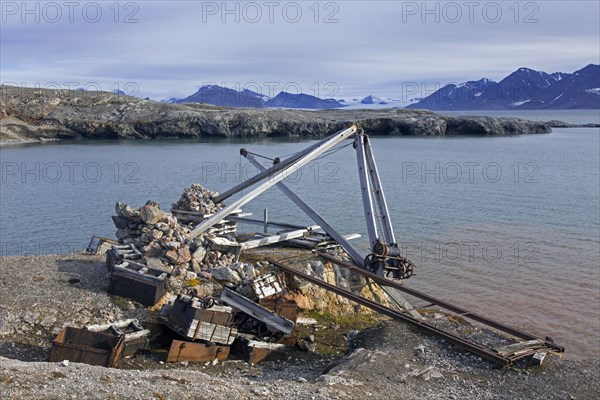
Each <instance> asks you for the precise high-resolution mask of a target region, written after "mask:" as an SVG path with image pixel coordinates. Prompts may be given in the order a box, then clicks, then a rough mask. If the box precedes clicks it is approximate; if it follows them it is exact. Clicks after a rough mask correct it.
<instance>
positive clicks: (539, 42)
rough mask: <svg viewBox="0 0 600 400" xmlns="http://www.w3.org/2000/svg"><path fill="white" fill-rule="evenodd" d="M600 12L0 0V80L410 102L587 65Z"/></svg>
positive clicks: (555, 5)
mask: <svg viewBox="0 0 600 400" xmlns="http://www.w3.org/2000/svg"><path fill="white" fill-rule="evenodd" d="M599 3H600V2H598V1H520V2H517V1H495V2H494V1H456V2H449V1H440V2H427V3H424V2H422V1H415V2H412V1H333V2H326V1H322V2H316V1H296V2H292V1H256V2H247V1H239V2H227V3H224V2H221V1H218V2H211V1H204V2H201V1H179V2H178V1H169V2H167V1H131V2H119V3H116V2H115V1H114V0H112V1H95V2H94V1H60V0H59V1H55V2H44V1H40V2H29V3H26V4H24V3H23V2H21V1H4V0H2V1H1V8H0V10H1V19H2V20H1V31H0V72H1V76H0V80H1V81H2V83H10V84H18V85H26V86H27V87H33V86H36V85H38V86H42V87H44V86H46V87H57V86H58V87H64V88H69V87H75V86H82V87H88V88H100V89H102V90H111V89H114V88H117V87H118V88H119V89H121V90H123V91H125V92H126V93H128V94H135V95H137V96H142V97H146V96H148V97H150V98H153V99H158V100H160V99H166V98H169V97H185V96H188V95H190V94H192V93H193V92H195V91H196V90H197V88H198V87H199V86H201V85H202V84H206V83H217V84H220V85H223V86H228V87H232V88H244V87H247V88H249V89H251V90H254V91H259V92H261V93H263V94H266V95H272V94H276V93H278V92H279V91H280V90H282V89H286V90H287V91H290V92H298V91H302V92H304V93H308V94H313V95H318V96H320V97H335V98H347V99H348V98H352V97H358V96H360V97H362V96H366V95H368V94H373V95H376V96H381V97H388V96H391V97H395V98H407V97H410V96H412V95H414V94H413V93H414V91H415V88H416V87H420V88H425V90H427V91H432V89H434V88H435V86H436V85H444V84H446V83H449V82H463V81H466V80H477V79H480V78H482V77H487V78H490V79H494V80H500V79H502V78H503V77H504V76H506V75H508V74H509V73H511V72H513V71H514V70H516V69H517V68H519V67H521V66H527V67H530V68H533V69H536V70H543V71H546V72H555V71H563V72H573V71H575V70H577V69H580V68H582V67H584V66H585V65H587V64H590V63H595V64H598V63H600V6H599Z"/></svg>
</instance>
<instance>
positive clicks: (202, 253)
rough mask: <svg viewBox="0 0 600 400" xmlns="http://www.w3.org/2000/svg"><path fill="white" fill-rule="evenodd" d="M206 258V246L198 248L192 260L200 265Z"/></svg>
mask: <svg viewBox="0 0 600 400" xmlns="http://www.w3.org/2000/svg"><path fill="white" fill-rule="evenodd" d="M204 257H206V248H205V247H204V246H198V248H197V249H196V250H194V252H193V253H192V259H193V260H195V261H196V262H198V263H201V262H202V261H204Z"/></svg>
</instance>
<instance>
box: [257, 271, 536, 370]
mask: <svg viewBox="0 0 600 400" xmlns="http://www.w3.org/2000/svg"><path fill="white" fill-rule="evenodd" d="M269 262H270V263H271V264H273V265H274V266H275V267H277V268H279V269H280V270H282V271H284V272H287V273H290V274H292V275H295V276H297V277H300V278H302V279H304V280H306V281H308V282H310V283H313V284H315V285H318V286H321V287H322V288H324V289H326V290H328V291H330V292H332V293H335V294H338V295H340V296H342V297H345V298H347V299H349V300H352V301H354V302H356V303H358V304H360V305H362V306H365V307H368V308H370V309H372V310H375V311H377V312H379V313H381V314H383V315H387V316H389V317H392V318H395V319H399V320H402V321H405V322H409V323H411V324H413V325H416V326H418V327H419V328H421V329H423V330H424V331H425V332H428V333H431V334H433V335H436V336H439V337H441V338H443V339H444V340H446V341H448V342H449V343H452V344H454V345H455V346H457V347H460V348H462V349H464V350H467V351H469V352H471V353H473V354H476V355H478V356H480V357H482V358H485V359H487V360H490V361H493V362H495V363H496V364H498V365H501V366H506V365H510V364H512V362H513V361H515V360H517V359H518V358H521V357H522V356H525V355H526V354H523V355H522V356H519V357H516V356H514V355H500V354H498V352H497V351H495V350H492V349H490V348H488V347H485V346H482V345H480V344H478V343H473V342H470V341H468V340H466V339H464V338H462V337H460V336H457V335H454V334H453V333H450V332H447V331H444V330H442V329H440V328H438V327H436V326H434V325H431V324H429V323H427V322H425V321H421V320H418V319H416V318H413V317H411V316H410V315H408V314H405V313H402V312H400V311H396V310H394V309H391V308H389V307H385V306H383V305H381V304H379V303H376V302H374V301H371V300H367V299H365V298H364V297H361V296H358V295H355V294H354V293H352V292H350V291H348V290H346V289H342V288H340V287H337V286H335V285H331V284H329V283H327V282H324V281H322V280H321V279H318V278H315V277H314V276H310V275H307V274H305V273H302V272H300V271H297V270H295V269H293V268H291V267H288V266H286V265H283V264H281V263H278V262H275V261H269Z"/></svg>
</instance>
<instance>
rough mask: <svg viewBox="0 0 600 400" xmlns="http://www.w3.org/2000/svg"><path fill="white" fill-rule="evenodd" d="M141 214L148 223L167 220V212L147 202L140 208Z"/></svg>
mask: <svg viewBox="0 0 600 400" xmlns="http://www.w3.org/2000/svg"><path fill="white" fill-rule="evenodd" d="M140 216H141V218H142V221H144V222H145V223H146V224H152V225H154V224H156V223H158V222H163V221H166V220H167V213H165V212H164V211H163V210H161V209H160V208H158V207H156V206H153V205H150V204H147V205H145V206H144V207H142V208H141V209H140Z"/></svg>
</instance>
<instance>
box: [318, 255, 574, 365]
mask: <svg viewBox="0 0 600 400" xmlns="http://www.w3.org/2000/svg"><path fill="white" fill-rule="evenodd" d="M319 255H320V256H321V257H323V258H325V259H326V260H328V261H331V262H333V263H335V264H337V265H339V266H340V267H344V268H347V269H349V270H351V271H353V272H356V273H358V274H360V275H362V276H364V277H366V278H369V279H371V280H372V281H374V282H376V283H378V284H380V285H382V286H390V287H393V288H395V289H397V290H399V291H401V292H403V293H406V294H408V295H411V296H413V297H417V298H419V299H421V300H425V301H427V302H428V303H431V304H432V305H437V306H440V307H441V308H444V309H446V310H449V311H452V312H454V313H457V314H459V315H460V316H461V317H463V318H469V319H472V320H474V321H477V322H480V323H482V324H484V325H487V326H490V327H492V328H495V329H498V330H499V331H502V332H504V333H508V334H509V335H512V336H515V337H518V338H520V339H525V340H543V341H544V343H545V344H546V345H547V346H548V347H551V348H552V349H553V350H554V351H557V352H561V353H562V352H564V350H565V348H564V347H562V346H559V345H557V344H555V343H554V342H552V340H551V339H549V338H546V339H542V338H540V337H537V336H535V335H531V334H529V333H527V332H523V331H520V330H518V329H515V328H512V327H510V326H507V325H504V324H502V323H500V322H497V321H494V320H492V319H489V318H486V317H484V316H482V315H479V314H476V313H473V312H470V311H468V310H465V309H464V308H461V307H458V306H455V305H453V304H450V303H448V302H446V301H444V300H440V299H437V298H435V297H433V296H429V295H428V294H425V293H422V292H419V291H417V290H414V289H409V288H407V287H405V286H404V285H402V284H399V283H397V282H394V281H390V280H389V279H386V278H384V277H381V276H379V275H376V274H373V273H371V272H369V271H366V270H364V269H362V268H358V267H357V266H355V265H352V264H351V263H349V262H345V261H341V260H338V259H337V258H335V257H333V256H331V255H329V254H326V253H323V252H319Z"/></svg>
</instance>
